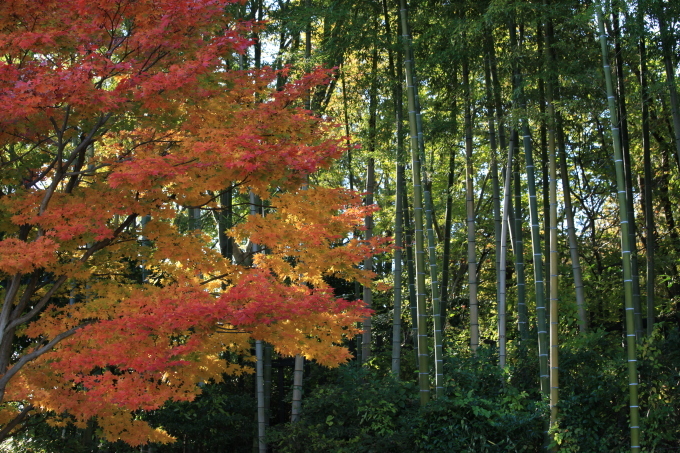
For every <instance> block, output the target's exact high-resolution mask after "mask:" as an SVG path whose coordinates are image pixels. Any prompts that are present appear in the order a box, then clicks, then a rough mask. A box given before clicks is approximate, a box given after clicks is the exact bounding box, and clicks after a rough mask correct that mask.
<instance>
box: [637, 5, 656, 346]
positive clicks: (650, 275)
mask: <svg viewBox="0 0 680 453" xmlns="http://www.w3.org/2000/svg"><path fill="white" fill-rule="evenodd" d="M636 13H637V20H638V24H639V26H640V40H639V44H638V50H639V54H640V90H641V91H642V95H641V96H640V103H641V113H642V153H643V160H644V177H645V183H644V190H643V191H642V203H643V211H644V213H645V232H646V236H647V241H646V242H645V245H646V252H647V253H646V254H647V286H646V289H647V335H648V336H649V335H652V333H653V332H654V316H655V309H654V280H655V269H654V252H655V246H656V244H655V242H656V241H655V235H654V208H653V205H652V159H651V146H650V131H649V89H648V86H647V47H646V44H645V36H644V13H643V11H642V8H641V7H640V4H639V3H638V10H637V12H636Z"/></svg>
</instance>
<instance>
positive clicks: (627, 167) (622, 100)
mask: <svg viewBox="0 0 680 453" xmlns="http://www.w3.org/2000/svg"><path fill="white" fill-rule="evenodd" d="M612 6H614V7H613V8H612V22H613V25H614V27H613V29H614V55H615V57H614V61H615V67H616V92H617V95H618V101H617V107H618V109H619V134H620V136H621V152H622V153H623V173H624V174H623V178H624V182H625V183H626V210H627V211H628V236H629V241H630V242H629V243H630V247H631V249H630V252H631V254H630V265H631V272H632V278H633V308H634V312H633V317H634V319H635V334H636V335H637V339H638V340H640V338H642V335H643V330H642V307H641V304H640V276H639V273H638V263H637V239H636V238H637V234H636V226H635V209H634V206H633V170H632V168H631V162H630V139H629V136H628V113H627V109H626V84H625V78H624V74H623V52H622V50H621V31H620V28H621V27H620V25H619V14H618V11H617V9H616V7H615V5H614V4H612Z"/></svg>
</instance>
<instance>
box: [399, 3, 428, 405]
mask: <svg viewBox="0 0 680 453" xmlns="http://www.w3.org/2000/svg"><path fill="white" fill-rule="evenodd" d="M400 16H401V31H402V40H403V42H402V44H403V46H404V69H405V72H406V89H407V91H406V95H407V99H408V117H409V132H410V138H411V165H412V173H413V178H412V179H413V216H414V226H415V228H414V230H415V231H414V232H415V241H416V251H415V268H416V292H417V294H416V298H417V304H416V306H417V310H418V376H419V378H418V383H419V389H420V404H421V405H425V404H427V403H428V401H429V400H430V379H429V352H428V347H427V312H426V308H425V302H426V301H425V299H426V289H425V256H424V255H425V244H424V242H425V241H424V235H423V193H422V178H421V170H420V155H419V154H420V153H419V152H418V150H419V146H418V127H417V124H416V100H415V86H414V85H413V60H412V58H411V57H412V56H411V43H410V35H409V26H408V11H407V6H406V0H400Z"/></svg>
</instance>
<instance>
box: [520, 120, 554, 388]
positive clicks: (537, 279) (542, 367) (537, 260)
mask: <svg viewBox="0 0 680 453" xmlns="http://www.w3.org/2000/svg"><path fill="white" fill-rule="evenodd" d="M528 122H529V121H528V120H527V119H526V118H523V119H522V135H523V143H524V162H525V164H526V170H527V187H528V189H529V219H530V221H531V250H532V256H533V264H534V266H533V267H534V288H535V291H536V324H537V330H538V365H539V377H540V383H541V392H542V393H543V394H544V395H546V396H548V395H549V394H550V382H549V379H550V374H549V371H548V327H547V324H546V313H545V310H546V307H545V288H544V284H543V283H544V282H543V252H542V251H541V233H540V226H539V223H538V201H537V200H536V176H535V171H536V170H535V167H534V157H533V153H532V149H531V136H530V135H529V124H528Z"/></svg>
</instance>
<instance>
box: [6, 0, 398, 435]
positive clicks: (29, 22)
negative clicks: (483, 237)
mask: <svg viewBox="0 0 680 453" xmlns="http://www.w3.org/2000/svg"><path fill="white" fill-rule="evenodd" d="M232 3H236V2H235V1H234V0H193V1H187V0H117V1H111V0H106V1H104V0H87V1H85V0H74V1H71V2H68V3H67V4H65V3H64V2H60V1H56V0H55V1H50V0H46V1H42V2H34V1H29V0H8V1H4V2H2V3H1V4H0V53H1V55H2V59H1V62H0V145H1V146H2V154H1V155H0V166H1V168H2V172H1V173H0V179H1V181H0V191H1V192H0V273H1V274H2V280H3V284H2V288H1V292H2V298H3V302H2V309H1V310H0V439H2V438H5V437H7V436H10V435H11V434H12V432H13V430H16V429H19V428H21V426H22V423H25V422H26V420H28V419H29V418H30V417H31V416H32V415H33V414H37V413H41V412H42V413H45V412H50V413H53V414H56V415H55V416H54V417H52V418H51V423H57V424H58V423H66V422H71V423H75V424H76V425H77V426H84V425H85V424H86V423H87V422H88V421H89V420H91V419H92V418H93V417H96V418H97V423H98V424H99V425H100V427H101V428H102V432H103V435H104V436H105V437H106V438H108V439H111V440H113V439H123V440H125V441H126V442H128V443H130V444H140V443H144V442H148V441H153V442H168V441H170V440H171V438H170V436H168V435H167V434H166V433H164V432H163V431H162V430H159V429H153V428H151V427H149V426H148V425H146V424H145V422H143V421H141V420H137V419H135V418H134V417H133V415H132V412H133V411H136V410H151V409H154V408H158V407H159V406H160V405H162V404H163V402H165V401H167V400H175V401H182V400H191V399H192V398H193V397H194V396H195V395H196V394H197V392H198V391H199V387H198V385H197V384H198V383H200V382H205V381H207V380H210V379H213V380H219V379H221V376H222V375H223V374H225V373H232V374H237V373H242V372H246V371H247V367H244V366H243V365H241V364H239V363H231V362H229V361H227V360H225V359H224V352H225V351H229V352H233V353H237V354H240V355H241V356H246V357H248V356H249V355H250V344H251V343H250V342H251V340H252V339H258V340H265V341H268V342H270V343H271V344H273V345H274V346H275V348H276V349H277V350H278V351H279V352H280V353H282V354H288V355H294V354H304V355H305V356H306V357H308V358H313V359H316V360H317V361H318V362H320V363H322V364H326V365H333V364H338V363H340V362H342V361H344V360H346V359H347V358H348V352H347V351H346V350H345V349H343V348H342V347H341V346H339V345H338V343H339V341H340V340H341V339H342V338H343V336H345V335H353V334H355V333H356V332H357V330H356V328H355V327H353V326H355V324H356V322H357V321H360V320H361V319H363V318H364V317H365V316H366V313H367V311H366V309H365V308H364V306H363V305H362V303H361V302H360V301H354V302H349V301H346V300H343V299H338V298H336V297H335V296H334V295H333V292H332V290H331V288H329V287H328V285H327V284H326V283H325V281H324V276H327V275H335V276H340V277H342V278H346V279H350V280H351V279H356V280H358V281H360V282H362V283H365V284H368V283H369V282H370V278H371V274H370V273H366V272H363V271H361V270H360V269H358V268H357V267H356V264H357V263H359V262H360V261H361V260H363V259H364V258H366V257H367V256H370V255H372V254H374V253H376V252H378V251H380V250H382V249H383V248H384V246H385V243H384V240H383V239H380V238H376V239H373V240H372V241H360V240H358V239H348V238H349V237H351V236H350V235H348V233H349V232H351V231H353V230H356V229H358V228H360V225H361V224H362V222H363V218H364V216H365V215H366V214H367V213H368V212H370V208H362V207H360V204H361V200H360V199H359V198H358V196H357V195H356V194H354V193H353V192H349V191H345V190H341V189H328V188H321V187H306V184H307V181H306V176H307V175H308V174H310V173H311V172H314V171H315V170H317V169H319V168H322V167H325V166H327V165H329V164H330V162H331V161H332V160H333V159H334V158H337V157H338V156H339V155H340V154H341V153H342V151H343V150H342V147H341V146H340V143H341V141H340V140H339V139H337V138H333V134H332V129H333V125H332V124H330V123H329V122H327V121H326V120H324V119H321V118H318V117H315V116H313V115H311V114H310V112H308V111H305V110H303V109H301V108H299V107H298V106H299V105H301V103H300V102H297V101H298V100H299V98H301V97H302V96H303V95H304V94H305V93H307V92H308V90H309V89H310V88H311V87H314V86H317V85H319V84H321V83H324V81H325V80H326V79H327V77H328V73H327V72H325V71H321V70H318V71H315V72H314V73H311V74H308V75H306V76H304V77H303V78H301V79H300V80H298V81H295V82H291V83H289V84H287V85H286V86H285V87H283V88H282V89H278V90H274V89H272V86H273V85H274V83H273V82H274V81H275V80H276V78H277V76H278V75H279V73H278V72H277V71H274V70H272V69H270V68H264V69H258V70H234V69H232V68H231V67H230V64H229V62H230V59H231V58H232V56H233V55H234V54H236V53H240V52H243V51H244V50H245V49H246V48H247V46H248V45H249V44H250V41H249V40H248V39H247V38H246V35H247V33H248V32H249V31H250V30H252V29H253V27H258V26H259V25H258V24H252V23H248V22H238V21H235V20H233V18H232V17H231V16H230V15H229V14H228V10H229V6H230V5H231V4H232ZM228 185H234V186H235V187H239V189H240V190H242V191H244V192H247V191H250V190H252V191H253V192H255V193H256V194H257V195H258V196H259V197H261V198H262V199H264V200H267V202H268V204H269V206H270V208H269V211H270V212H268V214H267V217H266V218H265V217H262V216H260V215H250V216H249V217H248V218H247V220H245V221H244V222H242V223H241V224H239V225H238V226H237V227H236V228H234V229H233V230H232V231H230V232H229V234H230V236H232V237H233V238H234V240H235V241H236V242H238V241H239V240H241V241H243V240H245V239H246V238H248V239H250V240H251V241H253V242H255V243H257V244H258V245H260V246H261V247H263V248H264V249H265V250H266V251H267V253H266V254H259V255H256V256H254V257H253V260H252V261H253V265H252V266H244V265H238V264H234V263H232V261H231V259H230V258H225V257H223V256H222V255H221V254H220V253H219V251H217V250H215V249H214V247H213V246H212V242H213V238H211V237H209V236H208V235H207V234H204V233H201V232H200V231H195V230H194V231H189V232H187V231H183V230H182V229H181V228H179V227H178V226H177V225H176V222H174V221H173V220H174V219H175V218H176V216H177V214H178V212H180V211H181V210H182V209H184V208H186V207H194V208H195V207H202V208H203V209H209V210H218V209H220V207H219V205H218V203H217V202H216V199H217V198H218V197H217V196H216V193H218V192H215V191H216V190H219V189H220V188H224V187H226V186H228ZM142 218H145V219H147V220H146V221H142ZM140 268H143V269H144V275H145V277H144V278H140V277H139V274H140Z"/></svg>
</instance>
